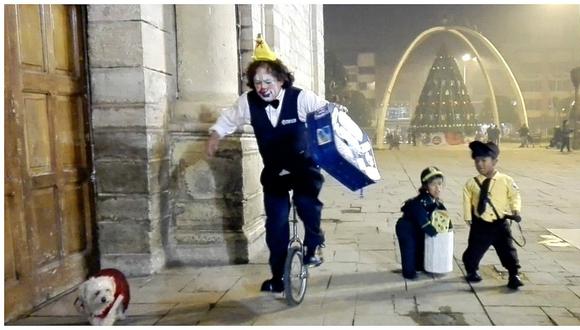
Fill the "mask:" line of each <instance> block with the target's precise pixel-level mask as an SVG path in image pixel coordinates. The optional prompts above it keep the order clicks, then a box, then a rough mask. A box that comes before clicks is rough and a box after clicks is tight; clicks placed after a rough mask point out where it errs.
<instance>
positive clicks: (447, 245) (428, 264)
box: [424, 231, 453, 273]
mask: <svg viewBox="0 0 580 330" xmlns="http://www.w3.org/2000/svg"><path fill="white" fill-rule="evenodd" d="M424 267H425V270H426V271H428V272H430V273H449V272H451V271H452V270H453V231H448V232H445V233H439V234H437V235H435V236H434V237H431V236H429V235H425V260H424Z"/></svg>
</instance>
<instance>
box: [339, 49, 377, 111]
mask: <svg viewBox="0 0 580 330" xmlns="http://www.w3.org/2000/svg"><path fill="white" fill-rule="evenodd" d="M344 69H345V71H346V77H347V83H346V86H347V89H348V90H354V91H359V92H361V93H363V94H364V96H365V98H366V99H367V100H368V102H369V103H370V104H371V105H373V106H375V105H376V98H377V97H376V88H375V87H376V80H377V78H376V76H377V73H376V66H375V53H359V54H358V55H357V61H356V64H354V65H345V66H344Z"/></svg>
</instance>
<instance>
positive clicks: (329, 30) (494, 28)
mask: <svg viewBox="0 0 580 330" xmlns="http://www.w3.org/2000/svg"><path fill="white" fill-rule="evenodd" d="M444 21H446V22H447V24H446V25H462V26H467V27H471V28H475V29H476V30H478V31H479V32H481V33H483V35H485V36H486V37H487V38H488V39H489V40H490V41H491V42H492V43H494V44H495V45H496V46H497V47H498V48H499V49H500V51H501V48H502V46H503V45H506V43H515V44H521V45H524V46H525V47H539V48H561V47H563V46H564V47H569V46H567V44H570V43H575V44H577V45H580V4H579V5H573V4H572V5H570V4H569V5H549V4H537V5H491V4H488V5H453V4H445V5H324V25H325V26H324V27H325V45H326V48H327V49H328V50H330V51H333V52H335V54H336V55H337V56H338V58H339V59H340V60H341V61H342V62H343V64H354V61H355V57H354V54H355V53H357V52H363V51H370V52H375V53H377V58H376V61H377V64H378V65H394V63H396V61H397V60H398V59H399V57H400V56H401V55H402V53H403V51H404V50H405V48H406V47H407V46H408V45H409V44H410V43H411V41H412V40H413V39H414V38H415V37H416V36H417V35H418V34H419V33H421V32H422V31H424V30H426V29H428V28H430V27H434V26H439V25H445V24H443V22H444ZM576 49H578V46H576ZM429 52H430V53H431V54H433V56H434V54H435V52H436V50H431V51H429ZM579 56H580V55H579ZM579 62H580V61H579ZM579 64H580V63H579Z"/></svg>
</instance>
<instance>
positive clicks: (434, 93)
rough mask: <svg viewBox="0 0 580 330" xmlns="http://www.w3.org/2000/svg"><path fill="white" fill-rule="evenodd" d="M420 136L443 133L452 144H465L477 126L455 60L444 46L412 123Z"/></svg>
mask: <svg viewBox="0 0 580 330" xmlns="http://www.w3.org/2000/svg"><path fill="white" fill-rule="evenodd" d="M411 127H412V129H414V131H415V132H416V133H418V134H420V133H428V134H429V135H431V134H435V133H442V134H441V135H444V137H445V139H446V142H447V143H449V144H458V143H463V138H464V136H466V135H473V134H474V132H475V129H476V127H477V122H476V117H475V111H474V108H473V105H472V104H471V100H470V98H469V95H468V94H467V88H466V87H465V83H464V81H463V77H462V76H461V73H460V72H459V67H458V66H457V63H456V62H455V58H454V57H453V56H451V55H449V54H448V52H447V49H446V47H445V45H443V46H442V47H441V48H440V49H439V52H438V53H437V57H436V58H435V61H434V62H433V65H432V66H431V69H430V71H429V75H428V76H427V81H426V82H425V85H424V86H423V90H422V91H421V96H420V97H419V104H418V105H417V107H416V108H415V113H414V114H413V118H412V120H411Z"/></svg>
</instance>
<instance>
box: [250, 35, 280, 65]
mask: <svg viewBox="0 0 580 330" xmlns="http://www.w3.org/2000/svg"><path fill="white" fill-rule="evenodd" d="M252 58H253V59H254V60H255V61H275V60H276V53H274V52H273V51H272V50H271V49H270V47H269V46H268V44H267V43H266V40H264V39H262V34H261V33H258V37H257V38H256V49H254V56H252Z"/></svg>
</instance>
